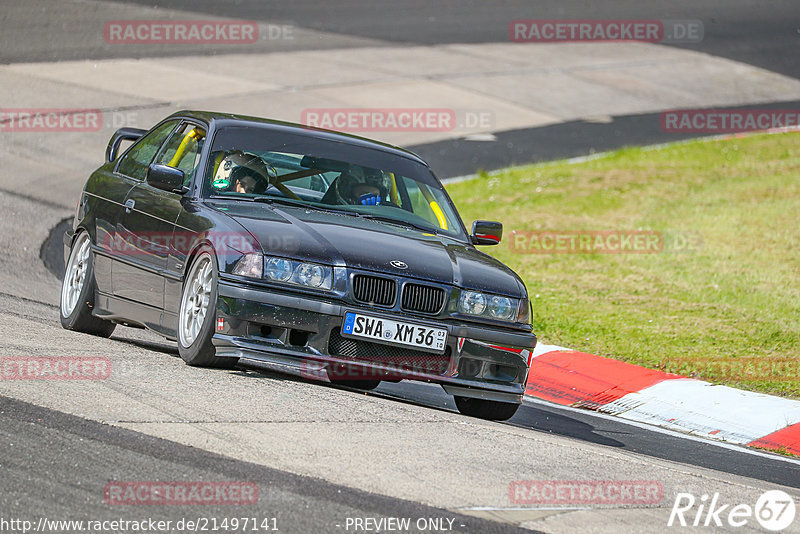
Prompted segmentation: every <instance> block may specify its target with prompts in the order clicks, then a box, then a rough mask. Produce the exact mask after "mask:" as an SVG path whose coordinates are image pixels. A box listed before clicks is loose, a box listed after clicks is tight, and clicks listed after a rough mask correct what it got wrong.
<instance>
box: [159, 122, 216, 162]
mask: <svg viewBox="0 0 800 534" xmlns="http://www.w3.org/2000/svg"><path fill="white" fill-rule="evenodd" d="M205 136H206V132H205V130H201V129H200V128H192V129H191V130H189V131H188V132H186V134H185V135H184V136H183V140H182V141H181V144H180V145H178V150H176V151H175V155H174V156H172V159H171V160H169V163H167V165H168V166H169V167H176V168H177V166H178V164H179V163H180V162H181V159H183V156H184V154H186V150H187V149H188V148H189V144H190V143H192V142H194V143H195V144H196V143H197V141H199V140H200V139H202V138H203V137H205Z"/></svg>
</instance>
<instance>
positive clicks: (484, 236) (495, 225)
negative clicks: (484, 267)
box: [469, 221, 503, 245]
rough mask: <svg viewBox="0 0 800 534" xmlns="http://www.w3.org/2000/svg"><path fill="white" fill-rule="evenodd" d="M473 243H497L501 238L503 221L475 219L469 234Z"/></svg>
mask: <svg viewBox="0 0 800 534" xmlns="http://www.w3.org/2000/svg"><path fill="white" fill-rule="evenodd" d="M469 237H470V240H471V241H472V244H473V245H497V244H499V243H500V240H501V239H502V238H503V223H499V222H495V221H475V222H473V223H472V234H471V235H470V236H469Z"/></svg>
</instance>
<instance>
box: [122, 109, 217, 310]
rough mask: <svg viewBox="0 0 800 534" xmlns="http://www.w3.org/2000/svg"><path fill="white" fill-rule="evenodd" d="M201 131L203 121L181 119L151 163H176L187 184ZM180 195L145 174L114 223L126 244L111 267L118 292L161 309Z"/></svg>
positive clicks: (203, 129) (201, 143) (170, 164)
mask: <svg viewBox="0 0 800 534" xmlns="http://www.w3.org/2000/svg"><path fill="white" fill-rule="evenodd" d="M205 134H206V130H205V128H204V127H201V126H200V125H197V124H194V123H192V122H188V121H182V122H181V123H180V124H179V125H178V127H177V128H175V129H174V131H172V133H171V135H170V136H169V138H168V139H167V141H166V143H164V144H163V146H162V148H161V149H160V150H159V151H158V153H157V155H156V156H155V157H154V159H153V163H158V164H161V165H168V166H170V167H175V168H178V169H181V170H182V171H184V174H185V177H186V178H185V182H184V185H188V183H189V181H190V180H191V177H192V174H193V171H194V168H195V166H196V163H197V160H198V159H199V155H200V151H201V149H202V145H203V141H204V140H205ZM182 198H183V196H182V194H181V193H176V192H172V191H164V190H161V189H158V188H156V187H153V186H152V185H150V184H149V183H147V180H146V178H145V180H143V181H141V182H139V183H137V184H136V185H135V186H134V187H133V189H131V191H130V192H129V193H128V195H127V198H126V199H125V205H124V210H123V213H122V214H121V216H120V218H119V223H118V225H117V235H118V236H125V238H126V240H127V242H128V245H129V246H127V247H125V254H126V257H125V258H124V259H125V261H124V262H120V263H119V264H118V266H117V267H115V270H114V273H113V280H114V293H115V294H116V295H117V296H119V297H123V298H126V299H129V300H133V301H136V302H138V303H141V304H145V305H147V306H152V307H154V308H158V309H160V310H161V309H163V307H164V287H165V277H166V276H169V273H168V271H167V261H168V258H169V255H170V250H171V244H172V241H173V236H174V229H175V221H176V220H177V219H178V215H179V214H180V212H181V209H182V205H181V200H182ZM159 322H161V321H159Z"/></svg>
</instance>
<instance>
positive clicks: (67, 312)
mask: <svg viewBox="0 0 800 534" xmlns="http://www.w3.org/2000/svg"><path fill="white" fill-rule="evenodd" d="M91 244H92V239H91V237H90V236H89V234H88V233H86V232H80V233H79V234H78V235H77V236H76V237H75V240H74V241H73V243H72V248H71V249H70V253H69V259H68V260H67V265H66V267H65V270H64V279H63V280H62V281H61V299H60V302H59V307H58V308H59V316H60V317H61V326H62V327H64V328H66V329H67V330H74V331H76V332H83V333H85V334H92V335H94V336H100V337H109V336H110V335H111V334H112V332H114V329H115V328H116V327H117V325H116V324H114V323H112V322H111V321H106V320H104V319H100V318H99V317H95V316H94V315H92V310H93V309H94V297H95V288H96V284H95V280H94V255H93V254H92V249H91ZM84 247H88V248H85V249H84ZM78 256H81V258H79V257H78ZM78 271H80V273H81V274H80V276H81V277H82V281H81V282H80V289H77V287H76V286H77V285H78V282H77V281H76V278H75V277H76V275H77V274H78ZM68 284H71V285H70V286H69V287H68ZM70 295H72V299H74V301H73V302H70V300H71V299H70ZM75 297H77V298H75Z"/></svg>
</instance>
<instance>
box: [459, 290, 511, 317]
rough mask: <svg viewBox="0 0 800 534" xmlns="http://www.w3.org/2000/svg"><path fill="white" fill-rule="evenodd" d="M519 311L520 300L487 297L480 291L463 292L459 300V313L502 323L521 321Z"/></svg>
mask: <svg viewBox="0 0 800 534" xmlns="http://www.w3.org/2000/svg"><path fill="white" fill-rule="evenodd" d="M519 309H520V301H519V299H512V298H509V297H501V296H499V295H487V294H485V293H480V292H478V291H462V292H461V296H460V297H459V299H458V311H459V312H461V313H464V314H467V315H476V316H479V317H489V318H492V319H499V320H501V321H519V320H520V317H519Z"/></svg>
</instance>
